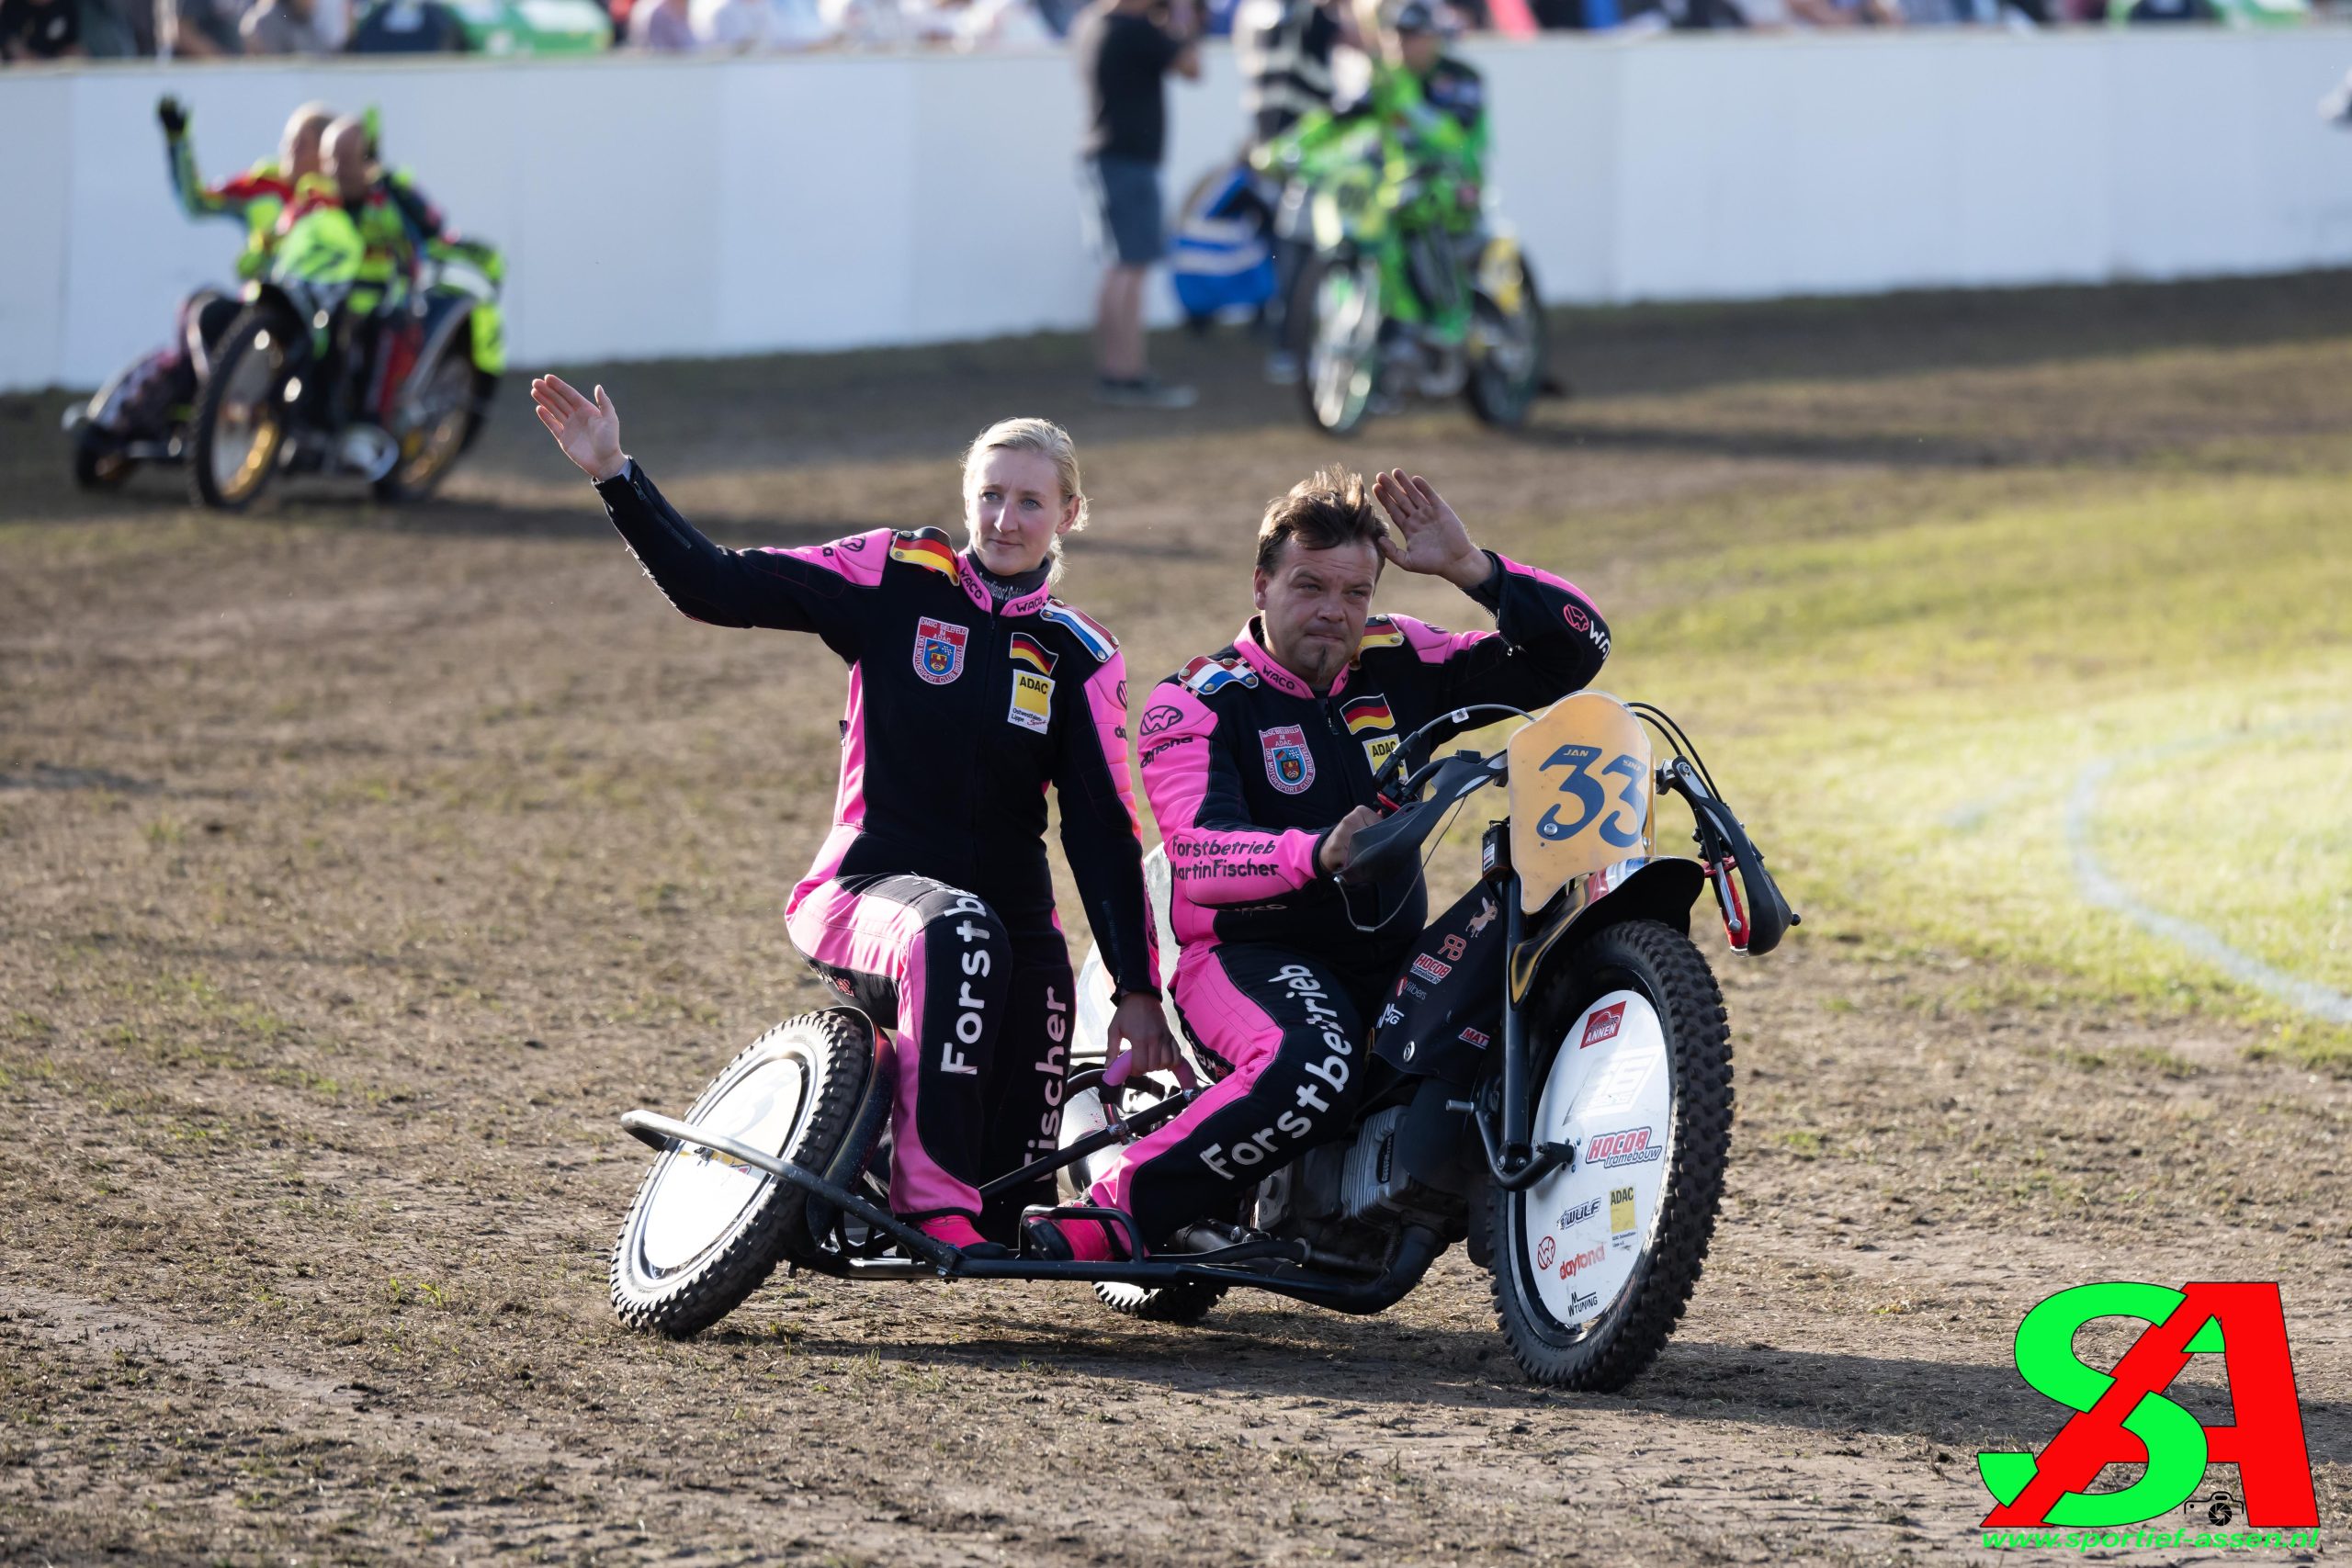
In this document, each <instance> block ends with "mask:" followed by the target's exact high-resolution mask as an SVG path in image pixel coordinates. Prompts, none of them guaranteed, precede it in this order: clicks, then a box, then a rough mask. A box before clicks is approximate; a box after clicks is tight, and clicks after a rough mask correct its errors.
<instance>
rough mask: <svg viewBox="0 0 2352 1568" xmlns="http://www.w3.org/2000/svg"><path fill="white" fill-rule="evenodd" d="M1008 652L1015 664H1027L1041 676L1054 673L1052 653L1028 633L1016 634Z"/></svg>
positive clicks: (1013, 635)
mask: <svg viewBox="0 0 2352 1568" xmlns="http://www.w3.org/2000/svg"><path fill="white" fill-rule="evenodd" d="M1008 651H1009V652H1010V653H1011V655H1012V661H1013V662H1014V663H1016V664H1026V665H1027V666H1029V668H1030V669H1032V670H1035V671H1036V672H1037V673H1038V674H1040V675H1050V674H1052V673H1053V672H1054V655H1053V653H1052V651H1051V650H1049V649H1047V648H1046V645H1045V644H1044V643H1042V642H1039V641H1038V640H1037V639H1036V638H1035V637H1031V636H1030V635H1029V634H1028V633H1027V632H1014V633H1013V634H1012V639H1011V647H1010V649H1008Z"/></svg>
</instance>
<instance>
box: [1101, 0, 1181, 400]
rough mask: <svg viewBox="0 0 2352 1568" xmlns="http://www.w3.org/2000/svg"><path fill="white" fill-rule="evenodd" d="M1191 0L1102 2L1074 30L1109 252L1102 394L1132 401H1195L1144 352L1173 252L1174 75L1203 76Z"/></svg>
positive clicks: (1103, 239) (1106, 252) (1103, 303)
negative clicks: (1148, 312) (1162, 179)
mask: <svg viewBox="0 0 2352 1568" xmlns="http://www.w3.org/2000/svg"><path fill="white" fill-rule="evenodd" d="M1070 52H1071V54H1072V55H1073V56H1074V57H1075V58H1076V60H1077V62H1078V73H1079V80H1080V82H1082V83H1083V84H1084V85H1085V87H1086V102H1087V126H1086V135H1085V140H1084V142H1083V144H1082V152H1083V154H1084V156H1083V159H1082V163H1081V171H1082V174H1083V175H1084V178H1085V180H1086V184H1087V190H1088V195H1089V197H1090V200H1089V204H1088V205H1089V216H1090V218H1091V220H1092V227H1093V229H1094V231H1095V240H1096V244H1097V247H1098V249H1099V250H1100V251H1101V252H1102V254H1103V287H1102V290H1101V292H1100V294H1099V295H1098V296H1097V297H1096V300H1095V314H1094V321H1095V327H1094V353H1095V368H1096V371H1097V373H1098V375H1099V378H1100V380H1099V382H1098V386H1097V395H1098V396H1099V397H1100V398H1101V399H1102V400H1103V401H1104V402H1106V403H1114V404H1118V405H1121V406H1124V407H1128V408H1159V409H1181V408H1190V407H1192V405H1193V389H1192V388H1190V387H1178V386H1170V385H1169V384H1168V383H1167V382H1164V381H1161V380H1159V378H1157V377H1155V376H1153V375H1152V373H1151V370H1150V368H1149V366H1148V362H1147V360H1146V358H1145V354H1144V330H1143V286H1144V279H1145V278H1146V277H1148V276H1149V275H1150V272H1151V266H1152V264H1153V263H1154V262H1157V261H1159V259H1160V257H1161V256H1162V255H1163V254H1166V251H1167V235H1166V231H1165V214H1166V211H1167V207H1166V204H1165V202H1164V201H1163V200H1162V199H1161V197H1160V191H1159V164H1160V160H1161V158H1162V157H1163V156H1164V155H1165V153H1166V151H1167V141H1168V73H1170V71H1173V72H1175V73H1177V74H1178V75H1180V76H1182V77H1183V78H1184V79H1185V80H1186V81H1188V82H1197V81H1199V80H1200V76H1201V55H1200V50H1199V48H1198V46H1197V45H1196V44H1195V43H1194V42H1193V4H1192V0H1169V3H1167V4H1165V5H1163V4H1162V3H1161V0H1095V4H1093V5H1091V6H1088V7H1087V9H1086V10H1085V11H1084V12H1083V13H1081V14H1080V17H1079V18H1078V22H1077V24H1076V25H1075V26H1074V27H1072V28H1071V29H1070Z"/></svg>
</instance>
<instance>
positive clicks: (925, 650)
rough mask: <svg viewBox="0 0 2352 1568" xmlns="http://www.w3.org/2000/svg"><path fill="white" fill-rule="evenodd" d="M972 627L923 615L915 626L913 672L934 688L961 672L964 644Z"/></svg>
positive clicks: (953, 678) (969, 636)
mask: <svg viewBox="0 0 2352 1568" xmlns="http://www.w3.org/2000/svg"><path fill="white" fill-rule="evenodd" d="M971 638H972V633H971V628H970V627H968V626H957V625H956V624H955V623H954V622H953V621H934V620H933V619H932V618H931V617H930V616H928V615H925V616H924V617H922V619H921V620H919V621H917V622H916V623H915V673H916V674H918V675H920V676H922V678H923V679H924V680H925V681H928V682H931V683H932V684H933V685H934V686H944V685H946V684H947V683H948V682H951V681H953V680H955V679H956V676H958V675H961V674H962V673H963V672H964V645H965V644H966V643H967V642H969V641H970V640H971Z"/></svg>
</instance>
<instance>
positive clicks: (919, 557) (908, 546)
mask: <svg viewBox="0 0 2352 1568" xmlns="http://www.w3.org/2000/svg"><path fill="white" fill-rule="evenodd" d="M890 558H891V559H892V560H902V561H905V562H906V563H907V564H908V565H909V566H927V567H929V568H930V569H931V570H933V571H936V572H940V573H943V574H944V575H945V576H948V577H954V576H955V575H956V547H954V546H953V545H950V544H949V543H948V542H947V541H946V540H944V539H934V538H928V537H926V536H923V535H922V534H893V535H892V536H890Z"/></svg>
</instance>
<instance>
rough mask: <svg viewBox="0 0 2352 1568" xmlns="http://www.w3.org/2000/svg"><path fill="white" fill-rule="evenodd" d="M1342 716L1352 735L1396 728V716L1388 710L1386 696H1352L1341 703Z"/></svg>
mask: <svg viewBox="0 0 2352 1568" xmlns="http://www.w3.org/2000/svg"><path fill="white" fill-rule="evenodd" d="M1340 716H1341V717H1342V718H1344V719H1346V720H1347V723H1348V733H1349V734H1350V735H1362V734H1363V732H1364V731H1365V730H1367V729H1394V728H1397V716H1396V715H1394V714H1392V713H1390V712H1389V711H1388V699H1387V698H1386V697H1351V698H1350V699H1349V700H1348V701H1346V702H1344V703H1341V704H1340Z"/></svg>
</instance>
